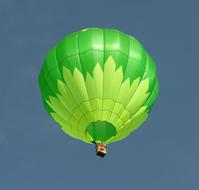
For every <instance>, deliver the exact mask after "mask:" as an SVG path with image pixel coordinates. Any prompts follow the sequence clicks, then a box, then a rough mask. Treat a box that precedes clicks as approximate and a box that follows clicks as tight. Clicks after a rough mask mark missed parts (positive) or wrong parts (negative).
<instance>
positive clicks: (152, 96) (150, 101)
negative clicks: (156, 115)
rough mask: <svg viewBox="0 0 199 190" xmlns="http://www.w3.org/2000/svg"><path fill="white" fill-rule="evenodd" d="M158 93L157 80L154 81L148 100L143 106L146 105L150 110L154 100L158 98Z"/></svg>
mask: <svg viewBox="0 0 199 190" xmlns="http://www.w3.org/2000/svg"><path fill="white" fill-rule="evenodd" d="M158 91H159V85H158V80H157V79H156V80H155V85H154V88H153V90H152V92H151V94H150V96H149V98H148V100H147V101H146V102H145V104H144V105H147V106H148V108H149V109H151V107H152V106H153V104H154V103H155V100H156V99H157V96H158Z"/></svg>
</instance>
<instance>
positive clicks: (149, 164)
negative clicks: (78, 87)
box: [0, 0, 199, 190]
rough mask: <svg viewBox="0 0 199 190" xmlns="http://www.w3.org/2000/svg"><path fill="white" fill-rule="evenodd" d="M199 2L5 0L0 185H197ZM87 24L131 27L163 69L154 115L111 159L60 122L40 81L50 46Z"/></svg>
mask: <svg viewBox="0 0 199 190" xmlns="http://www.w3.org/2000/svg"><path fill="white" fill-rule="evenodd" d="M198 7H199V2H197V1H194V0H189V1H183V0H182V1H180V0H175V1H173V0H167V1H161V0H145V1H144V0H131V1H130V0H124V1H114V0H109V1H105V0H98V1H94V0H93V1H91V0H89V1H88V0H85V1H77V0H73V1H66V0H65V1H64V0H57V1H53V0H43V1H39V0H36V1H30V0H26V1H25V0H18V1H17V0H1V1H0V25H1V28H0V50H1V58H0V65H1V70H0V72H1V74H0V86H1V91H0V189H2V190H11V189H12V190H45V189H46V190H54V189H59V190H62V189H70V190H72V189H95V190H98V189H102V188H104V189H114V190H119V189H127V190H128V189H136V190H144V189H148V190H156V189H157V190H160V189H161V190H168V189H169V190H187V189H189V190H195V189H198V188H199V180H198V177H199V162H198V160H199V151H198V144H199V140H198V139H199V138H198V134H199V127H198V107H197V106H198V97H199V89H198V70H199V64H198V34H199V24H198V18H199V12H198ZM87 27H111V28H117V29H119V30H121V31H123V32H125V33H128V34H131V35H133V36H134V37H135V38H137V39H138V40H139V41H141V43H142V44H143V45H144V46H145V48H146V49H147V50H148V51H149V53H150V54H151V55H152V56H153V58H154V59H155V60H156V62H157V68H158V74H159V83H160V93H159V98H158V101H157V103H156V104H155V106H154V108H153V110H152V112H151V116H150V118H149V119H148V121H147V122H146V123H145V124H144V125H143V126H142V127H141V128H139V129H138V130H137V131H136V132H135V133H133V134H131V135H130V136H129V137H128V138H127V139H125V140H123V141H121V142H118V143H114V144H112V145H110V146H109V153H108V155H107V157H106V158H105V159H100V158H98V157H96V156H95V153H94V151H95V150H94V146H92V145H88V144H84V143H82V142H80V141H77V140H75V139H72V138H71V137H69V136H67V135H65V134H64V133H62V132H61V131H60V129H59V127H58V126H57V124H56V123H55V122H54V121H53V120H52V119H51V118H50V117H49V116H48V115H47V113H46V112H45V110H44V108H43V106H42V103H41V98H40V92H39V88H38V83H37V78H38V73H39V71H40V68H41V65H42V63H43V58H44V56H45V54H46V53H47V51H48V50H49V48H50V47H52V46H53V45H54V44H55V43H57V41H59V40H61V39H62V38H63V37H64V36H65V35H67V34H68V33H70V32H73V31H78V30H81V29H84V28H87Z"/></svg>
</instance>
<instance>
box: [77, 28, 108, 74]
mask: <svg viewBox="0 0 199 190" xmlns="http://www.w3.org/2000/svg"><path fill="white" fill-rule="evenodd" d="M78 47H79V58H80V63H81V69H82V73H83V75H84V77H85V76H86V73H87V72H89V73H90V74H91V75H92V73H93V69H94V67H95V65H96V63H99V64H100V65H101V67H102V68H103V64H104V38H103V30H102V29H96V28H93V29H86V30H84V31H81V32H79V38H78Z"/></svg>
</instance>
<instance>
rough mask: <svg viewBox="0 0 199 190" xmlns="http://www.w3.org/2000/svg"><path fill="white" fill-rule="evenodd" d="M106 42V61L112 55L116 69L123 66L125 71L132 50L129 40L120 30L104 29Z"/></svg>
mask: <svg viewBox="0 0 199 190" xmlns="http://www.w3.org/2000/svg"><path fill="white" fill-rule="evenodd" d="M104 42H105V43H104V53H105V55H104V56H105V60H107V59H108V57H109V56H110V55H111V56H112V57H113V58H114V60H115V62H116V69H117V68H118V67H120V66H121V65H122V69H123V71H125V70H126V65H127V61H128V54H129V48H130V41H129V38H128V37H127V36H126V35H124V34H123V33H121V32H119V31H118V30H114V29H112V30H110V29H104Z"/></svg>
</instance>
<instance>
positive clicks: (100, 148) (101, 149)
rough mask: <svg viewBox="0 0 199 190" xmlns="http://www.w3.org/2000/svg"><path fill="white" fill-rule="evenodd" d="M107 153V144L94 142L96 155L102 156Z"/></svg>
mask: <svg viewBox="0 0 199 190" xmlns="http://www.w3.org/2000/svg"><path fill="white" fill-rule="evenodd" d="M106 154H107V146H106V145H105V144H102V143H97V144H96V155H97V156H99V157H101V158H103V157H104V156H106Z"/></svg>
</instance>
